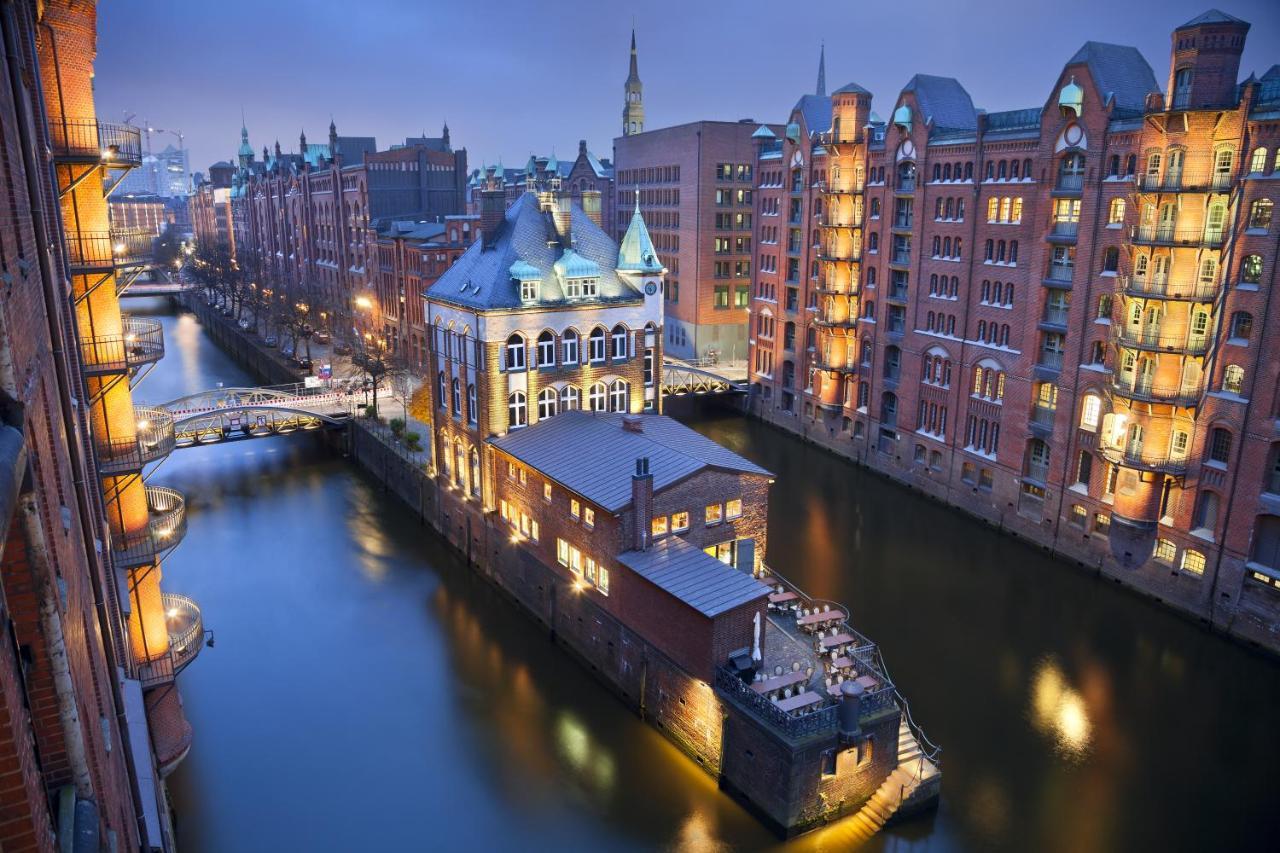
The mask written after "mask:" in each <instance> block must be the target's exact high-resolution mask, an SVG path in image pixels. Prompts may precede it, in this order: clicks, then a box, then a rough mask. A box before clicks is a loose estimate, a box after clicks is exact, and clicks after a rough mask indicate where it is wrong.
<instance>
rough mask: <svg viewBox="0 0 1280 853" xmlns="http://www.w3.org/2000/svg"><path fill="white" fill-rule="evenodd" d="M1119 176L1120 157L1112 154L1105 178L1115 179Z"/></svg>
mask: <svg viewBox="0 0 1280 853" xmlns="http://www.w3.org/2000/svg"><path fill="white" fill-rule="evenodd" d="M1119 176H1120V155H1119V154H1112V155H1111V163H1110V165H1109V166H1107V177H1109V178H1117V177H1119Z"/></svg>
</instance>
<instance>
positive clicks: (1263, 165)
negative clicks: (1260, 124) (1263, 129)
mask: <svg viewBox="0 0 1280 853" xmlns="http://www.w3.org/2000/svg"><path fill="white" fill-rule="evenodd" d="M1266 170H1267V149H1265V148H1263V147H1262V146H1258V147H1257V148H1255V149H1253V156H1251V157H1250V158H1249V172H1250V173H1251V174H1255V175H1261V174H1262V173H1263V172H1265V171H1266Z"/></svg>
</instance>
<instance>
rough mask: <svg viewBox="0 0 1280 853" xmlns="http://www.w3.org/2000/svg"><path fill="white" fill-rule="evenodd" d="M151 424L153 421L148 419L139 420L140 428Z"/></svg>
mask: <svg viewBox="0 0 1280 853" xmlns="http://www.w3.org/2000/svg"><path fill="white" fill-rule="evenodd" d="M149 426H151V422H150V421H148V420H141V421H138V429H146V428H147V427H149Z"/></svg>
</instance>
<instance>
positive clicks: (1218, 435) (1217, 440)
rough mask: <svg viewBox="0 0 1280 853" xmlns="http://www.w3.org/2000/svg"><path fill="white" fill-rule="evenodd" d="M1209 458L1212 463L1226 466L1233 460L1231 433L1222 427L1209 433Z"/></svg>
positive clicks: (1215, 428)
mask: <svg viewBox="0 0 1280 853" xmlns="http://www.w3.org/2000/svg"><path fill="white" fill-rule="evenodd" d="M1208 456H1209V461H1210V462H1221V463H1223V464H1226V462H1227V460H1228V459H1230V458H1231V432H1230V431H1229V430H1226V429H1223V428H1222V427H1214V429H1213V431H1212V432H1210V433H1209V448H1208Z"/></svg>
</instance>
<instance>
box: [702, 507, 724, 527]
mask: <svg viewBox="0 0 1280 853" xmlns="http://www.w3.org/2000/svg"><path fill="white" fill-rule="evenodd" d="M723 520H724V507H723V506H722V505H721V504H708V505H707V512H706V523H707V527H710V526H711V525H713V524H719V523H720V522H721V521H723Z"/></svg>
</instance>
